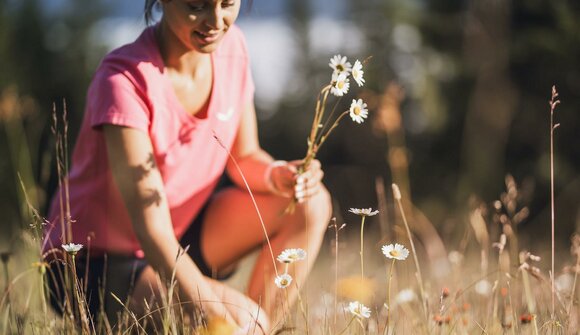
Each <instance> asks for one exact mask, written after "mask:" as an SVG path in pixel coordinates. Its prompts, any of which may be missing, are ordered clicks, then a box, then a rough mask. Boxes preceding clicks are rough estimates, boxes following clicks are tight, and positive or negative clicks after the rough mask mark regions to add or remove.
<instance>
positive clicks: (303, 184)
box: [294, 160, 324, 202]
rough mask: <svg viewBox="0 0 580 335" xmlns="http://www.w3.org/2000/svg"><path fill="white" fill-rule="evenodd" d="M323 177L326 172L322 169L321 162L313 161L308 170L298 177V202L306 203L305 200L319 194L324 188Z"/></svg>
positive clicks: (295, 187) (295, 194)
mask: <svg viewBox="0 0 580 335" xmlns="http://www.w3.org/2000/svg"><path fill="white" fill-rule="evenodd" d="M323 177H324V172H323V171H322V169H321V168H320V162H319V161H318V160H313V161H312V163H311V164H310V166H309V167H308V170H306V171H305V172H304V173H302V174H300V175H298V176H297V177H296V184H295V186H294V196H295V198H296V199H297V200H298V202H304V200H306V199H308V198H309V197H311V196H313V195H315V194H316V193H318V192H319V191H320V189H321V187H322V178H323Z"/></svg>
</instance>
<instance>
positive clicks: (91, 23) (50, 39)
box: [0, 0, 580, 251]
mask: <svg viewBox="0 0 580 335" xmlns="http://www.w3.org/2000/svg"><path fill="white" fill-rule="evenodd" d="M142 2H143V1H140V0H94V1H78V0H12V1H11V0H0V150H1V151H0V157H1V158H0V215H1V217H0V221H1V222H2V228H1V229H2V233H1V234H0V235H1V236H2V241H1V242H0V246H2V248H3V250H4V249H6V248H8V249H9V248H10V245H11V244H12V243H13V241H15V238H14V236H17V235H18V232H19V230H20V229H21V228H26V227H28V225H29V224H30V213H29V212H28V207H27V205H26V201H25V198H24V192H22V188H21V186H20V182H19V178H18V176H17V175H18V173H19V174H20V176H21V178H22V180H23V184H24V188H25V189H26V193H27V194H28V197H29V201H30V202H31V204H32V205H34V206H35V207H36V208H38V209H39V210H40V211H41V212H42V211H43V209H44V208H45V204H46V201H47V198H48V197H49V196H50V193H51V192H52V190H54V187H55V182H56V179H55V170H56V169H55V163H54V150H55V144H54V143H55V140H54V136H53V134H52V133H51V124H52V122H53V121H52V111H53V108H54V110H56V112H57V114H58V115H59V117H61V116H62V115H63V111H64V109H65V107H64V103H65V102H66V110H67V119H68V123H69V143H70V145H69V147H70V148H72V147H73V146H74V139H75V137H76V133H77V131H78V128H79V124H80V121H81V119H82V115H83V108H84V101H85V93H86V89H87V87H88V84H89V82H90V79H91V75H92V73H93V72H94V70H95V68H96V67H97V66H98V63H99V61H100V59H101V58H102V57H103V56H104V55H105V54H106V53H107V52H108V51H110V50H111V49H112V48H115V47H118V46H120V45H122V44H124V43H127V42H130V41H132V40H133V39H134V38H135V37H136V36H137V35H138V34H139V33H140V31H141V30H142V29H143V28H144V26H145V25H144V23H143V18H142V7H143V3H142ZM238 22H239V25H240V26H241V28H242V30H243V31H244V32H245V33H246V38H247V40H248V45H249V49H250V54H251V57H252V66H253V73H254V78H255V81H256V87H257V91H256V105H257V111H258V116H259V121H260V137H261V141H262V144H263V146H264V147H265V148H266V149H267V150H268V151H269V152H271V153H272V154H273V155H274V156H276V157H277V158H281V159H297V158H300V157H302V156H303V155H304V153H305V150H306V140H305V139H306V136H307V132H308V131H309V129H310V124H311V122H312V115H313V114H312V112H313V110H314V103H315V99H316V95H317V93H318V91H319V90H320V88H321V87H322V86H323V85H324V84H325V83H327V81H328V80H329V77H330V71H331V70H330V68H329V67H328V61H329V58H330V57H331V56H332V55H334V54H337V53H340V54H343V55H346V56H348V57H349V60H350V61H351V62H352V63H354V60H355V59H356V58H358V59H361V60H362V59H365V58H367V57H369V56H372V58H371V59H370V60H369V62H368V64H367V65H366V67H365V77H366V80H367V85H366V86H365V87H364V89H354V88H353V89H351V92H350V93H349V95H348V96H347V97H346V98H345V99H342V100H341V101H340V102H339V108H344V109H346V108H348V106H349V105H350V101H351V100H350V99H352V98H355V97H357V96H358V97H363V98H364V99H365V100H366V101H367V102H368V104H369V106H370V117H369V120H368V122H365V123H363V124H362V125H358V124H354V123H352V122H343V123H342V124H341V125H340V126H339V128H338V129H337V130H336V131H335V133H334V134H333V135H332V137H331V138H330V140H329V141H328V142H327V144H325V146H324V147H323V148H322V150H321V152H320V155H319V159H320V160H321V161H322V163H323V165H324V167H325V172H326V175H325V183H326V184H327V185H328V188H329V189H330V190H331V193H332V194H333V196H334V198H335V200H336V201H335V202H336V206H337V211H336V215H337V216H339V217H340V216H341V215H344V213H346V212H347V210H348V208H350V207H375V208H376V207H377V206H378V198H377V191H376V190H377V180H378V181H379V186H381V185H386V190H390V186H389V185H390V184H391V182H392V181H393V180H394V179H395V180H396V181H397V182H398V183H401V184H403V185H408V187H407V186H405V187H404V191H405V193H407V194H409V193H410V194H411V196H412V200H413V203H414V204H415V205H416V206H417V208H418V209H420V210H421V211H422V212H423V213H424V214H425V215H426V217H427V218H428V219H429V221H430V222H431V223H432V224H433V225H434V226H435V227H436V229H437V230H438V231H439V233H440V234H441V235H442V237H443V239H444V240H447V241H456V240H457V239H458V237H460V236H461V235H463V234H464V232H465V230H466V229H469V228H468V224H467V220H466V213H467V212H468V211H469V210H470V209H472V208H473V207H474V206H475V205H476V204H477V203H478V201H480V202H482V203H484V204H491V203H492V202H493V201H494V200H496V199H499V197H500V194H501V193H502V192H505V188H506V186H505V183H504V178H505V176H506V174H508V173H509V174H511V175H513V176H514V178H515V180H516V182H517V183H518V185H519V189H520V196H519V197H518V202H519V203H518V208H522V207H523V206H529V209H530V215H529V217H528V218H527V219H526V220H525V221H524V222H523V223H521V225H520V232H523V233H524V234H525V235H527V236H528V243H539V242H542V243H546V244H547V243H548V242H549V232H550V226H549V224H550V147H549V144H550V137H549V131H550V113H549V105H548V101H549V99H550V91H551V87H552V85H556V87H557V90H558V92H559V93H560V99H561V101H562V103H561V105H560V106H558V108H557V110H556V113H555V121H556V122H557V123H559V124H560V126H559V128H557V130H556V132H555V152H554V155H555V156H554V160H555V196H556V223H557V228H556V229H557V235H558V237H559V241H561V242H563V243H560V244H559V246H558V248H559V249H560V250H561V251H566V250H567V248H568V245H569V244H568V243H567V241H568V238H569V237H570V235H571V234H572V232H573V231H575V230H578V226H579V221H580V210H579V204H580V174H579V167H580V135H579V134H580V127H579V125H580V66H579V64H578V62H579V60H580V3H579V2H578V1H575V0H569V1H566V0H523V1H500V0H474V1H458V0H437V1H425V0H423V1H422V0H392V1H391V0H276V1H273V0H254V1H253V3H252V5H251V7H250V6H248V5H247V4H245V5H244V8H243V10H242V13H241V15H240V18H239V21H238ZM377 177H380V178H381V179H377ZM393 177H396V178H393ZM379 193H380V187H379ZM385 194H387V195H386V199H387V200H390V199H391V198H392V197H391V196H390V195H389V194H390V193H389V192H386V193H385ZM379 198H380V197H379ZM475 199H478V200H475ZM389 203H391V202H390V201H387V207H385V208H386V209H387V215H386V220H391V219H392V218H393V214H392V213H393V211H392V205H388V204H389ZM522 227H524V228H525V229H522ZM538 237H541V239H540V238H538ZM450 243H452V242H450Z"/></svg>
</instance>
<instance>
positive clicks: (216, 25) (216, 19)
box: [205, 6, 225, 30]
mask: <svg viewBox="0 0 580 335" xmlns="http://www.w3.org/2000/svg"><path fill="white" fill-rule="evenodd" d="M205 24H206V26H208V27H209V28H210V29H212V30H221V29H223V28H224V25H225V23H224V11H223V9H222V8H221V6H216V8H214V9H213V10H212V11H210V12H208V15H207V17H206V20H205Z"/></svg>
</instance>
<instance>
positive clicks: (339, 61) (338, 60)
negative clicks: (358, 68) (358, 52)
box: [328, 55, 352, 76]
mask: <svg viewBox="0 0 580 335" xmlns="http://www.w3.org/2000/svg"><path fill="white" fill-rule="evenodd" d="M328 66H330V67H331V68H332V69H333V70H334V71H333V73H336V74H341V73H346V75H347V76H348V74H349V73H350V70H351V69H352V65H351V64H350V63H349V62H348V61H347V59H346V56H344V57H343V56H341V55H335V56H334V57H332V58H331V59H330V63H328Z"/></svg>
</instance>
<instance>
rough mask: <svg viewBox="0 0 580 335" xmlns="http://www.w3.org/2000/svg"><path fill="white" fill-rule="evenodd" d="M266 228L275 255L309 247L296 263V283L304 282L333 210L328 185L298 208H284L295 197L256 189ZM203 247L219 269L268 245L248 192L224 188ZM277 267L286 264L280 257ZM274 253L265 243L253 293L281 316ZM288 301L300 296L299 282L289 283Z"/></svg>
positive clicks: (204, 232)
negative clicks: (289, 197)
mask: <svg viewBox="0 0 580 335" xmlns="http://www.w3.org/2000/svg"><path fill="white" fill-rule="evenodd" d="M255 197H256V201H257V204H258V207H259V209H260V212H261V214H262V218H263V220H264V223H265V225H266V231H267V233H268V236H269V237H270V242H271V244H272V249H273V254H274V255H273V257H274V258H275V257H276V256H277V255H278V254H280V252H281V251H282V250H284V249H287V248H302V249H304V250H306V252H307V255H308V256H307V259H306V261H302V262H298V263H296V264H295V266H294V264H293V265H292V266H291V269H292V268H294V269H295V271H294V272H291V275H292V277H293V278H294V281H295V283H297V284H299V285H303V284H304V282H305V280H306V276H307V274H308V272H309V271H310V269H311V268H312V265H313V264H314V261H315V259H316V256H317V255H318V251H319V250H320V245H321V243H322V239H323V236H324V233H325V231H326V229H327V227H328V223H329V220H330V216H331V201H330V196H329V194H328V192H327V191H326V189H324V188H323V189H322V190H321V191H320V192H318V193H317V194H316V195H314V196H312V197H310V198H308V199H307V200H306V201H305V202H304V203H301V204H298V205H297V207H296V210H295V211H294V213H293V214H284V211H285V209H286V208H287V206H288V204H289V203H290V200H289V199H286V198H281V197H277V196H271V195H255ZM201 236H202V238H201V249H202V253H203V256H204V258H205V260H206V262H207V263H208V264H209V266H210V267H212V268H216V269H217V270H218V271H219V270H222V269H226V268H228V267H231V266H232V265H233V264H235V263H236V262H237V261H238V260H239V259H240V258H241V257H242V256H244V255H246V254H247V253H248V252H250V251H252V250H254V249H255V248H256V247H260V246H262V244H263V243H264V242H265V237H264V231H263V229H262V226H261V224H260V221H259V218H258V215H257V213H256V210H255V208H254V205H253V203H252V200H251V198H250V196H249V194H248V192H246V191H244V190H241V189H238V188H230V189H226V190H224V191H222V192H220V193H219V194H218V195H217V196H216V197H215V198H214V199H213V200H212V202H211V203H210V205H209V207H208V210H207V213H206V217H205V220H204V223H203V229H202V233H201ZM276 267H277V272H278V273H282V272H283V271H284V265H283V264H280V263H278V262H276ZM275 276H276V271H275V270H274V268H273V262H272V255H271V254H270V249H269V248H268V246H267V245H266V246H264V247H263V248H262V250H261V253H260V255H259V257H258V260H257V262H256V265H255V267H254V270H253V273H252V276H251V278H250V283H249V286H248V295H249V296H250V297H251V298H252V299H253V300H254V301H256V302H258V303H259V304H260V305H261V306H262V307H263V308H264V310H265V311H266V312H267V313H268V315H269V316H270V317H272V318H273V319H272V321H273V322H277V321H279V317H280V315H279V313H277V310H278V311H280V308H279V307H281V302H280V301H278V302H277V301H276V296H284V294H277V293H278V292H281V291H280V289H279V288H277V287H276V285H275V283H274V279H275ZM287 290H288V302H289V303H290V304H292V303H293V302H294V300H295V299H296V297H297V290H296V285H294V283H293V284H292V285H291V287H289V288H288V289H287Z"/></svg>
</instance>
